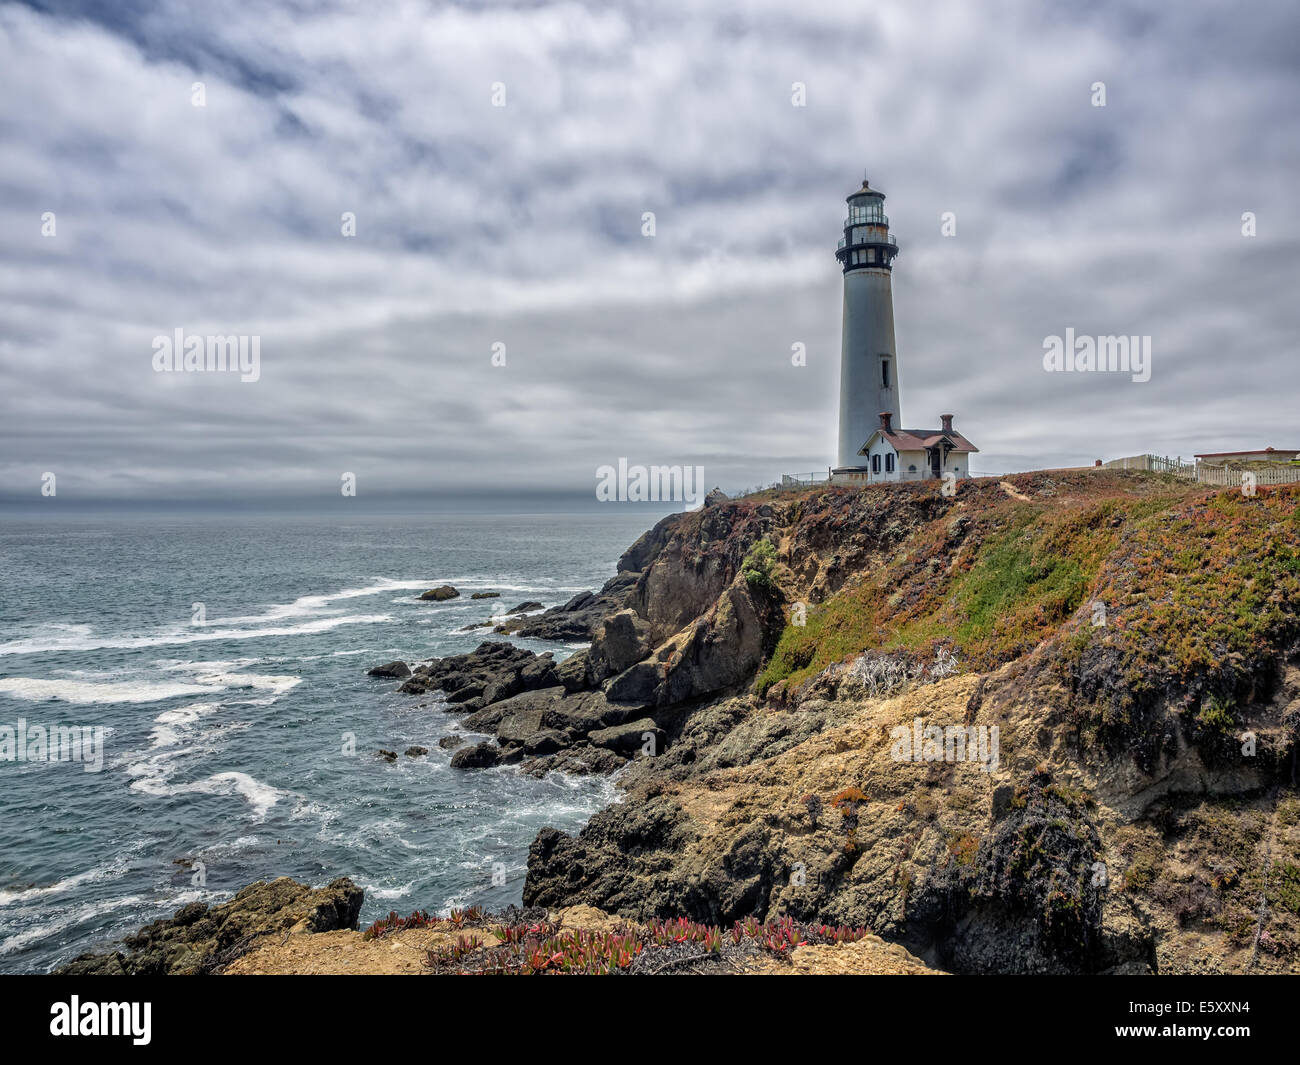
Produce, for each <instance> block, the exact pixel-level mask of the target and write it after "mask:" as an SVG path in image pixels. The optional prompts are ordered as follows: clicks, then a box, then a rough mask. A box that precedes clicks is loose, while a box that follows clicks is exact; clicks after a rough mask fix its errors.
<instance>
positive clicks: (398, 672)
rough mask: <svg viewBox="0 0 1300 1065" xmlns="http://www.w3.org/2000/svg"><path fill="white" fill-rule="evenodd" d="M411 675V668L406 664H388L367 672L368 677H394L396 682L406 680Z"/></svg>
mask: <svg viewBox="0 0 1300 1065" xmlns="http://www.w3.org/2000/svg"><path fill="white" fill-rule="evenodd" d="M410 675H411V667H410V666H408V665H407V664H406V663H405V662H387V663H385V664H384V665H382V666H375V667H373V668H371V669H368V670H366V676H368V677H392V678H393V679H395V680H405V679H406V678H407V677H409V676H410Z"/></svg>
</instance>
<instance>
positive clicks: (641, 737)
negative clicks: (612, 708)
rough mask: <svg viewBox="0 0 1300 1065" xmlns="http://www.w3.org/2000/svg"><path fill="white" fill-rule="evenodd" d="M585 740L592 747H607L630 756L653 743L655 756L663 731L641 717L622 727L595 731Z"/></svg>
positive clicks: (648, 719)
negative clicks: (647, 744)
mask: <svg viewBox="0 0 1300 1065" xmlns="http://www.w3.org/2000/svg"><path fill="white" fill-rule="evenodd" d="M587 740H588V741H589V742H590V743H591V744H592V746H594V747H607V748H609V749H610V750H612V751H618V752H620V753H622V754H631V753H633V752H634V751H638V750H640V749H641V748H642V747H643V746H644V745H645V744H646V743H649V742H653V750H654V752H655V753H656V754H657V753H658V752H659V751H660V750H661V749H662V746H663V740H664V730H663V729H661V728H660V727H659V726H658V725H656V724H655V723H654V721H652V720H651V719H650V718H648V717H643V718H640V719H639V720H637V721H631V722H628V723H627V724H624V725H614V726H612V727H610V728H603V729H597V730H596V731H595V732H593V733H591V734H590V735H589V736H588V737H587Z"/></svg>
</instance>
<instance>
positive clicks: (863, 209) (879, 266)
mask: <svg viewBox="0 0 1300 1065" xmlns="http://www.w3.org/2000/svg"><path fill="white" fill-rule="evenodd" d="M848 205H849V213H848V217H847V218H845V219H844V236H843V237H841V238H840V243H839V248H838V249H837V250H836V252H835V258H837V259H838V260H839V261H840V265H842V266H843V267H844V272H845V273H846V274H847V273H848V272H849V271H850V270H889V269H892V267H893V262H894V256H895V255H897V254H898V242H897V241H896V240H895V239H894V234H893V233H891V232H889V217H888V216H887V215H886V214H885V194H884V193H883V192H881V191H880V190H879V189H873V188H872V187H871V186H870V185H868V184H867V182H866V180H865V179H863V182H862V188H860V189H858V190H857V191H856V192H855V193H853V194H852V195H851V196H849V198H848Z"/></svg>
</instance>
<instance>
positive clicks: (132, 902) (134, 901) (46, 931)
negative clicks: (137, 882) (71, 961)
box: [0, 895, 144, 954]
mask: <svg viewBox="0 0 1300 1065" xmlns="http://www.w3.org/2000/svg"><path fill="white" fill-rule="evenodd" d="M143 901H144V898H143V896H141V895H124V896H123V897H121V898H117V899H108V900H106V901H104V902H92V903H88V904H87V905H85V906H80V907H78V908H76V909H75V910H71V911H69V912H67V913H66V914H64V915H63V916H61V917H58V918H55V919H54V920H52V921H48V922H46V923H45V924H38V925H36V926H34V927H33V926H32V924H31V923H30V922H27V921H24V925H25V927H24V929H23V931H21V932H18V933H17V934H15V935H12V936H10V937H9V938H8V939H6V940H4V942H2V943H0V954H13V953H14V952H15V951H19V950H22V949H23V948H24V947H26V946H27V945H28V944H29V943H37V942H40V941H41V940H43V939H48V938H49V937H50V936H54V935H57V934H58V933H60V932H64V931H66V930H67V929H69V928H75V927H76V926H77V925H79V924H84V923H85V922H86V921H93V920H94V919H95V918H97V917H102V916H103V915H104V914H106V913H112V912H113V911H114V910H121V909H125V908H126V907H128V906H137V905H139V904H140V903H141V902H143Z"/></svg>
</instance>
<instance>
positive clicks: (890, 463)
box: [885, 451, 894, 473]
mask: <svg viewBox="0 0 1300 1065" xmlns="http://www.w3.org/2000/svg"><path fill="white" fill-rule="evenodd" d="M885 472H886V473H893V472H894V453H893V452H892V451H890V452H888V453H887V454H886V455H885Z"/></svg>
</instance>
